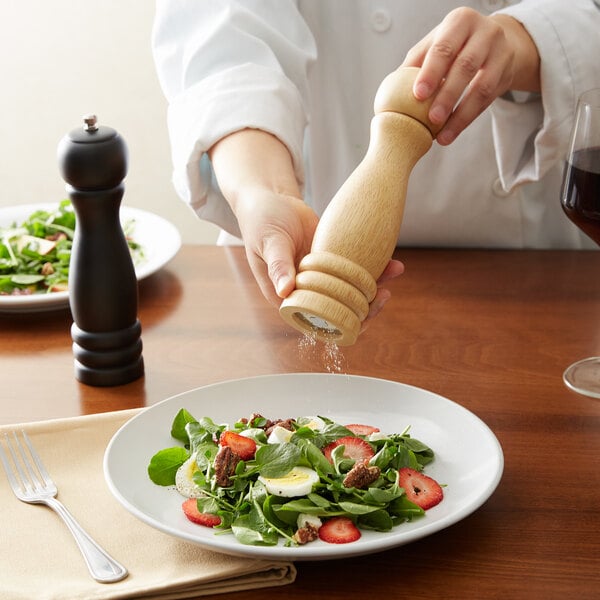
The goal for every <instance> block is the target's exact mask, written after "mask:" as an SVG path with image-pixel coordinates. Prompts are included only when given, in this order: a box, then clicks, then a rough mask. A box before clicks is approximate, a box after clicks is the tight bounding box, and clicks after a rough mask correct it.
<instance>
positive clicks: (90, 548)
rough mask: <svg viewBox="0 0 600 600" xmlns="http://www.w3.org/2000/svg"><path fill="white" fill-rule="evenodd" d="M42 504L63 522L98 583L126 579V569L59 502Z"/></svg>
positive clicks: (50, 499) (53, 501)
mask: <svg viewBox="0 0 600 600" xmlns="http://www.w3.org/2000/svg"><path fill="white" fill-rule="evenodd" d="M44 504H46V505H47V506H49V507H50V508H51V509H52V510H53V511H54V512H56V514H58V515H59V516H60V517H61V518H62V520H63V521H64V522H65V524H66V525H67V527H68V528H69V530H70V531H71V533H72V534H73V537H74V538H75V541H76V542H77V546H79V550H81V554H82V555H83V558H84V559H85V563H86V565H87V567H88V569H89V571H90V573H91V575H92V577H93V578H94V579H95V580H96V581H99V582H100V583H112V582H115V581H120V580H121V579H123V578H125V577H127V569H126V568H125V567H124V566H123V565H121V564H120V563H119V562H117V561H116V560H115V559H114V558H112V556H110V555H109V554H108V553H107V552H106V551H105V550H104V549H103V548H101V547H100V546H99V545H98V544H97V543H96V542H95V541H94V540H93V539H92V538H91V537H90V536H89V534H88V533H87V532H86V531H85V530H84V529H83V528H82V527H81V525H80V524H79V523H78V522H77V521H76V520H75V517H73V515H72V514H71V513H70V512H69V511H68V510H67V508H66V507H65V506H64V504H62V503H61V502H60V501H59V500H56V499H55V498H46V499H45V500H44Z"/></svg>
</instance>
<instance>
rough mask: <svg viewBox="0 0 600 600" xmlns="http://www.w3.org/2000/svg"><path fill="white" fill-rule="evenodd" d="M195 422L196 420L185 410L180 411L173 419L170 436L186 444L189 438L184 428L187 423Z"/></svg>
mask: <svg viewBox="0 0 600 600" xmlns="http://www.w3.org/2000/svg"><path fill="white" fill-rule="evenodd" d="M196 422H197V421H196V419H195V418H194V417H193V416H192V415H191V414H190V413H189V412H188V411H187V410H186V409H185V408H182V409H180V410H179V412H178V413H177V414H176V415H175V418H174V419H173V424H172V425H171V436H172V437H174V438H175V439H176V440H179V441H180V442H183V443H184V444H188V443H189V438H188V434H187V432H186V430H185V427H186V425H187V424H188V423H196Z"/></svg>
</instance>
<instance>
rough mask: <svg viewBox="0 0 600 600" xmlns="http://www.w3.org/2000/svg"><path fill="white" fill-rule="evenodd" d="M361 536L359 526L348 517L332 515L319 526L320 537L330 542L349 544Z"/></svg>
mask: <svg viewBox="0 0 600 600" xmlns="http://www.w3.org/2000/svg"><path fill="white" fill-rule="evenodd" d="M359 538H360V531H359V529H358V527H357V526H356V525H355V524H354V523H353V522H352V519H349V518H348V517H331V519H328V520H327V521H325V523H323V525H321V527H319V539H321V540H323V541H324V542H327V543H328V544H348V543H349V542H355V541H356V540H357V539H359Z"/></svg>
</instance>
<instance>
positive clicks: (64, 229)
mask: <svg viewBox="0 0 600 600" xmlns="http://www.w3.org/2000/svg"><path fill="white" fill-rule="evenodd" d="M134 227H135V223H134V221H129V222H127V223H125V224H123V231H124V233H125V237H126V239H127V243H128V244H129V248H130V251H131V254H132V258H133V261H134V264H137V263H139V262H140V260H142V258H143V250H142V248H141V246H140V245H139V244H137V243H136V242H135V241H133V239H132V233H133V229H134ZM74 233H75V212H74V210H73V207H72V206H71V201H70V200H62V201H61V202H60V203H59V204H58V206H57V208H56V210H52V211H48V210H37V211H35V212H34V213H32V214H31V215H29V216H28V217H27V219H25V221H23V222H22V223H12V224H11V225H10V226H9V227H0V295H23V294H44V293H51V292H64V291H66V290H67V287H68V279H69V263H70V260H71V247H72V245H73V235H74Z"/></svg>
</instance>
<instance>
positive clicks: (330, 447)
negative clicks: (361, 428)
mask: <svg viewBox="0 0 600 600" xmlns="http://www.w3.org/2000/svg"><path fill="white" fill-rule="evenodd" d="M338 446H345V448H344V458H351V459H353V460H369V459H370V458H372V457H373V456H375V452H374V450H373V447H372V446H371V444H369V442H367V441H366V440H363V439H362V438H359V437H352V436H351V435H349V436H346V437H341V438H338V439H337V440H335V441H334V442H331V443H330V444H327V446H325V448H323V454H324V455H325V458H327V460H328V461H329V462H333V460H332V459H331V453H332V452H333V451H334V449H335V448H337V447H338Z"/></svg>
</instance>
